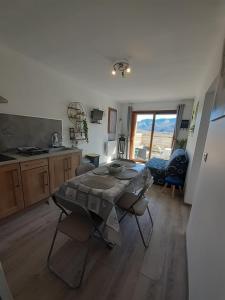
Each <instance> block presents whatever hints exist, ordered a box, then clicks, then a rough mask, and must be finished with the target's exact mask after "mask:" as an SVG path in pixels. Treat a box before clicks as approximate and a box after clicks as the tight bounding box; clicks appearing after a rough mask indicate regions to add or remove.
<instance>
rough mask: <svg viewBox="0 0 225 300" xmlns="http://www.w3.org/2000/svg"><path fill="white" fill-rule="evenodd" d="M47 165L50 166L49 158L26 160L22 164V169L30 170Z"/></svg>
mask: <svg viewBox="0 0 225 300" xmlns="http://www.w3.org/2000/svg"><path fill="white" fill-rule="evenodd" d="M45 166H48V159H47V158H43V159H36V160H31V161H26V162H22V163H21V164H20V167H21V171H25V170H30V169H34V168H40V167H45Z"/></svg>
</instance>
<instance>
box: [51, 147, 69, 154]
mask: <svg viewBox="0 0 225 300" xmlns="http://www.w3.org/2000/svg"><path fill="white" fill-rule="evenodd" d="M65 150H71V148H67V147H65V146H62V147H56V148H49V149H48V152H49V153H54V152H60V151H65Z"/></svg>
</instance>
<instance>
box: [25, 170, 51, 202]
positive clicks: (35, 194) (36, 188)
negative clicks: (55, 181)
mask: <svg viewBox="0 0 225 300" xmlns="http://www.w3.org/2000/svg"><path fill="white" fill-rule="evenodd" d="M22 182H23V193H24V203H25V207H27V206H30V205H32V204H33V203H36V202H38V201H40V200H43V199H46V198H47V197H48V196H49V174H48V166H44V167H39V168H34V169H28V170H25V171H23V172H22Z"/></svg>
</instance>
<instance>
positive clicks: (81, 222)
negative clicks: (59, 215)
mask: <svg viewBox="0 0 225 300" xmlns="http://www.w3.org/2000/svg"><path fill="white" fill-rule="evenodd" d="M58 230H59V231H60V232H62V233H64V234H66V235H67V236H69V237H70V238H72V239H75V240H78V241H80V242H85V241H87V240H88V238H89V237H90V234H91V232H92V230H93V225H92V222H91V221H90V220H89V218H88V217H86V216H83V215H81V214H78V213H71V214H70V215H69V216H67V217H66V218H65V219H63V221H62V222H60V223H59V225H58Z"/></svg>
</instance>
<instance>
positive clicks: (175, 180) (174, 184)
mask: <svg viewBox="0 0 225 300" xmlns="http://www.w3.org/2000/svg"><path fill="white" fill-rule="evenodd" d="M168 185H170V186H171V189H172V198H174V194H175V189H176V188H178V189H179V191H180V192H181V193H182V192H183V187H184V180H183V179H182V178H179V177H176V176H167V177H166V178H165V185H164V187H163V189H162V191H165V189H166V188H167V186H168Z"/></svg>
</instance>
